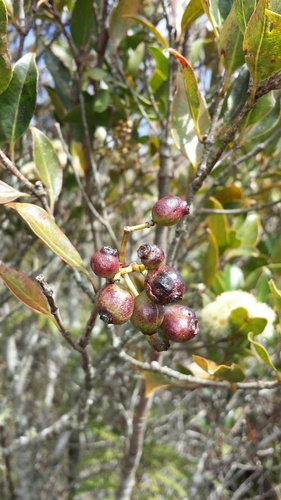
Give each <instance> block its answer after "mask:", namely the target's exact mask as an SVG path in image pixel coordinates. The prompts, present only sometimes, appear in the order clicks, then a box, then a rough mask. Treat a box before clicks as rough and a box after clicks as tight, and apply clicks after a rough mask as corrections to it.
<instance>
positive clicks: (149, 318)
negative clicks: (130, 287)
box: [131, 291, 164, 335]
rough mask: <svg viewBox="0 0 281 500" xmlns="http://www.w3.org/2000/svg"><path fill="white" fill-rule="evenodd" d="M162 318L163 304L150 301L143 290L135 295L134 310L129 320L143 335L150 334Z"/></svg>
mask: <svg viewBox="0 0 281 500" xmlns="http://www.w3.org/2000/svg"><path fill="white" fill-rule="evenodd" d="M163 318H164V306H160V305H157V304H155V303H154V302H152V301H151V300H150V299H149V298H148V297H147V295H146V293H145V291H143V292H142V293H140V294H139V295H138V296H137V297H135V305H134V312H133V314H132V316H131V322H132V323H133V325H134V326H135V327H136V328H138V330H140V331H141V332H142V333H144V334H145V335H150V334H151V335H152V333H154V332H155V330H157V328H158V327H159V326H160V325H161V323H162V321H163Z"/></svg>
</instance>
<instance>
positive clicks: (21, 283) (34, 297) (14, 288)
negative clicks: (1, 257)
mask: <svg viewBox="0 0 281 500" xmlns="http://www.w3.org/2000/svg"><path fill="white" fill-rule="evenodd" d="M0 277H1V278H2V280H3V281H4V283H5V285H6V286H7V287H8V288H9V290H10V291H11V292H12V294H13V295H14V296H15V297H16V298H17V299H19V300H20V301H21V302H22V303H23V304H24V305H26V306H27V307H29V308H30V309H33V311H36V312H37V313H39V314H45V315H46V316H48V317H49V318H50V319H51V320H52V321H53V322H54V323H55V325H56V326H57V322H56V320H55V318H54V317H53V315H52V314H51V312H50V309H49V305H48V302H47V299H46V297H45V295H44V294H43V293H42V291H41V290H40V288H39V287H38V286H37V285H36V284H35V283H34V282H33V281H32V280H31V279H29V278H28V277H27V276H25V275H24V274H22V273H20V272H19V271H16V270H15V269H12V268H11V267H6V266H0Z"/></svg>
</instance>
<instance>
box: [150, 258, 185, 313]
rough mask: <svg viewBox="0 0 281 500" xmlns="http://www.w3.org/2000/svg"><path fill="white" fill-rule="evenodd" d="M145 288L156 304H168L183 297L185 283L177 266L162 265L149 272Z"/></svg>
mask: <svg viewBox="0 0 281 500" xmlns="http://www.w3.org/2000/svg"><path fill="white" fill-rule="evenodd" d="M144 289H145V291H146V294H147V295H148V297H149V298H150V300H152V301H153V302H155V303H156V304H162V305H167V304H169V303H170V302H177V301H178V300H181V299H182V296H183V293H184V291H185V285H184V281H183V279H182V277H181V275H180V273H179V272H178V270H177V269H175V267H171V266H160V267H158V269H156V270H154V271H151V272H149V273H148V274H147V276H146V278H145V280H144Z"/></svg>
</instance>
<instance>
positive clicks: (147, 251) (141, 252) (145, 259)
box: [137, 243, 165, 269]
mask: <svg viewBox="0 0 281 500" xmlns="http://www.w3.org/2000/svg"><path fill="white" fill-rule="evenodd" d="M137 254H138V256H139V258H140V260H141V262H142V264H144V265H145V267H146V268H147V269H156V268H157V267H159V266H160V265H161V264H162V262H163V260H164V258H165V254H164V252H163V250H162V248H160V247H159V246H158V245H154V244H151V245H149V244H148V243H144V244H143V245H141V246H140V247H139V248H138V250H137Z"/></svg>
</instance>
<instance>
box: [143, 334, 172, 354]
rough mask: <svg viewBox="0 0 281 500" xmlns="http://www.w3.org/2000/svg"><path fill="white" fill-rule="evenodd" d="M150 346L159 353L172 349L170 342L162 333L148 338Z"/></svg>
mask: <svg viewBox="0 0 281 500" xmlns="http://www.w3.org/2000/svg"><path fill="white" fill-rule="evenodd" d="M146 338H147V340H148V342H149V344H150V345H151V347H153V349H154V350H155V351H157V352H162V351H168V349H169V348H170V342H169V340H168V339H167V338H165V337H164V336H163V335H162V334H161V333H160V332H157V331H156V332H154V333H153V334H151V335H149V337H146Z"/></svg>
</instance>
